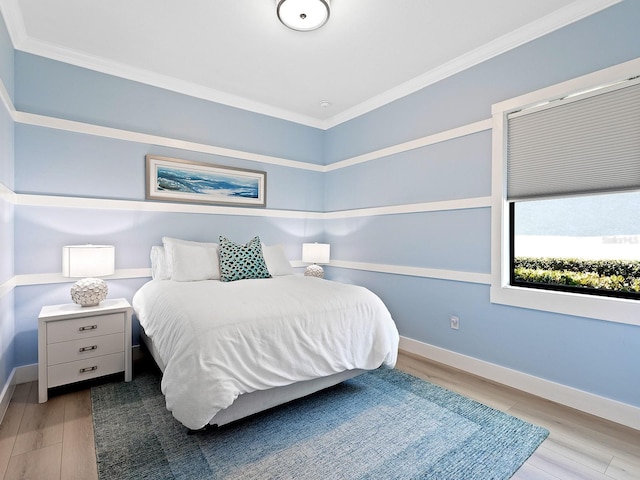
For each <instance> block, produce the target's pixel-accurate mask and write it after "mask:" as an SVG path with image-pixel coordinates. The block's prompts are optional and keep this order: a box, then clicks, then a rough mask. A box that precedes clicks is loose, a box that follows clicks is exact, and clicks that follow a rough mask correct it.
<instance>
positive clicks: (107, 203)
mask: <svg viewBox="0 0 640 480" xmlns="http://www.w3.org/2000/svg"><path fill="white" fill-rule="evenodd" d="M16 197H17V198H16V204H17V205H22V206H29V207H57V208H86V209H91V210H96V209H104V210H126V211H137V212H166V213H204V214H210V215H238V216H248V217H270V218H300V219H322V218H323V215H324V214H323V213H322V212H305V211H297V210H274V209H267V208H249V207H224V206H217V205H201V204H196V203H170V202H152V201H144V200H117V199H108V198H86V197H62V196H53V195H30V194H22V193H19V194H17V195H16Z"/></svg>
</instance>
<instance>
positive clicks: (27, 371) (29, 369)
mask: <svg viewBox="0 0 640 480" xmlns="http://www.w3.org/2000/svg"><path fill="white" fill-rule="evenodd" d="M15 372H16V385H17V384H19V383H27V382H35V381H37V380H38V364H37V363H33V364H31V365H23V366H22V367H16V368H15Z"/></svg>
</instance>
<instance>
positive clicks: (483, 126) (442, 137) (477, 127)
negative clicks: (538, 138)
mask: <svg viewBox="0 0 640 480" xmlns="http://www.w3.org/2000/svg"><path fill="white" fill-rule="evenodd" d="M491 123H492V120H491V119H490V118H489V119H486V120H481V121H479V122H475V123H470V124H468V125H463V126H461V127H457V128H452V129H450V130H445V131H442V132H438V133H434V134H432V135H427V136H426V137H422V138H417V139H415V140H411V141H408V142H404V143H399V144H397V145H392V146H391V147H386V148H381V149H380V150H375V151H373V152H369V153H364V154H362V155H357V156H355V157H351V158H347V159H345V160H341V161H339V162H336V163H332V164H331V165H327V167H326V169H325V171H327V172H332V171H333V170H339V169H341V168H346V167H351V166H353V165H357V164H359V163H364V162H370V161H371V160H377V159H379V158H383V157H388V156H390V155H396V154H398V153H403V152H408V151H409V150H415V149H416V148H422V147H426V146H428V145H434V144H436V143H440V142H446V141H447V140H453V139H454V138H459V137H464V136H466V135H472V134H474V133H478V132H482V131H485V130H490V129H491Z"/></svg>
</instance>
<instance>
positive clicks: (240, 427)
mask: <svg viewBox="0 0 640 480" xmlns="http://www.w3.org/2000/svg"><path fill="white" fill-rule="evenodd" d="M91 399H92V403H93V421H94V430H95V442H96V456H97V461H98V472H99V477H100V479H102V480H116V479H117V480H122V479H154V480H159V479H189V480H192V479H243V480H244V479H269V480H272V479H305V480H307V479H309V480H315V479H318V480H330V479H376V480H380V479H394V480H396V479H443V480H455V479H464V480H469V479H483V480H488V479H507V478H510V477H511V475H513V473H514V472H515V471H516V470H517V469H518V468H519V467H520V465H522V463H524V462H525V461H526V459H527V458H528V457H529V456H530V455H531V454H532V453H533V452H534V450H535V449H536V448H537V447H538V445H540V443H542V441H543V440H544V439H545V438H546V437H547V435H548V432H547V431H546V430H545V429H543V428H540V427H537V426H534V425H531V424H529V423H526V422H524V421H522V420H519V419H517V418H515V417H512V416H509V415H507V414H505V413H502V412H500V411H498V410H494V409H492V408H489V407H487V406H485V405H482V404H480V403H477V402H475V401H473V400H470V399H468V398H465V397H463V396H460V395H458V394H455V393H452V392H450V391H448V390H445V389H443V388H440V387H438V386H435V385H433V384H431V383H429V382H426V381H423V380H420V379H418V378H415V377H413V376H411V375H408V374H405V373H403V372H400V371H398V370H388V369H380V370H377V371H374V372H370V373H366V374H364V375H361V376H359V377H356V378H354V379H351V380H349V381H347V382H344V383H342V384H340V385H338V386H336V387H332V388H330V389H328V390H326V391H323V392H319V393H317V394H314V395H311V396H309V397H307V398H304V399H301V400H297V401H294V402H292V403H290V404H287V405H284V406H282V407H278V408H276V409H273V410H271V411H269V412H265V413H262V414H258V415H256V416H254V417H251V418H249V419H246V420H244V421H241V422H238V423H237V424H235V425H231V426H227V427H223V428H221V429H217V430H209V431H206V432H203V433H198V434H196V435H187V431H186V429H185V428H184V427H183V426H182V425H181V424H179V423H178V422H177V421H176V420H174V419H173V417H172V416H171V414H170V413H169V412H167V410H166V408H165V404H164V397H163V396H162V394H161V393H160V387H159V374H158V373H155V372H151V371H147V372H143V373H140V374H138V375H136V377H135V379H134V381H133V382H130V383H124V382H117V383H109V384H104V385H100V386H97V387H93V388H92V389H91Z"/></svg>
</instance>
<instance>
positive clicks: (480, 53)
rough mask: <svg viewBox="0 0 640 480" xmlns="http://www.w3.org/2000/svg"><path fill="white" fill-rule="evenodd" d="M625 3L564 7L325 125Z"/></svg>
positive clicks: (592, 0)
mask: <svg viewBox="0 0 640 480" xmlns="http://www.w3.org/2000/svg"><path fill="white" fill-rule="evenodd" d="M621 1H622V0H585V1H575V2H573V3H572V4H570V5H568V6H566V7H564V8H561V9H559V10H557V11H555V12H553V13H552V14H549V15H546V16H545V17H542V18H541V19H539V20H537V21H535V22H532V23H529V24H527V25H525V26H523V27H520V28H518V29H516V30H514V31H513V32H510V33H507V34H506V35H503V36H501V37H499V38H497V39H495V40H493V41H491V42H489V43H486V44H484V45H481V46H479V47H478V48H476V49H474V50H471V51H470V52H467V53H465V54H463V55H460V56H459V57H457V58H454V59H453V60H451V61H449V62H446V63H444V64H442V65H440V66H438V67H436V68H434V69H432V70H430V71H428V72H426V73H424V74H422V75H419V76H417V77H415V78H413V79H411V80H409V81H407V82H404V83H402V84H400V85H398V86H397V87H394V88H392V89H390V90H387V91H386V92H384V93H381V94H380V95H376V96H374V97H371V98H370V99H369V100H366V101H364V102H362V103H360V104H359V105H356V106H355V107H353V108H350V109H348V110H345V111H343V112H342V113H339V114H337V115H335V116H334V117H332V118H331V119H329V120H328V121H326V122H325V123H324V125H323V128H324V129H325V130H327V129H329V128H332V127H335V126H336V125H339V124H341V123H344V122H346V121H348V120H352V119H354V118H356V117H359V116H361V115H364V114H365V113H368V112H370V111H372V110H375V109H377V108H380V107H382V106H384V105H386V104H388V103H391V102H393V101H395V100H398V99H400V98H403V97H406V96H407V95H410V94H412V93H415V92H417V91H418V90H421V89H423V88H425V87H428V86H429V85H433V84H434V83H436V82H439V81H441V80H444V79H445V78H447V77H451V76H453V75H455V74H457V73H460V72H462V71H464V70H466V69H468V68H471V67H473V66H475V65H478V64H480V63H482V62H485V61H487V60H490V59H491V58H493V57H497V56H498V55H500V54H502V53H505V52H508V51H509V50H513V49H514V48H517V47H519V46H521V45H523V44H525V43H527V42H530V41H532V40H535V39H536V38H540V37H542V36H544V35H547V34H549V33H551V32H553V31H555V30H558V29H560V28H562V27H565V26H567V25H570V24H571V23H574V22H577V21H578V20H582V19H583V18H585V17H588V16H590V15H593V14H594V13H597V12H599V11H601V10H604V9H606V8H609V7H611V6H612V5H615V4H616V3H620V2H621Z"/></svg>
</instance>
